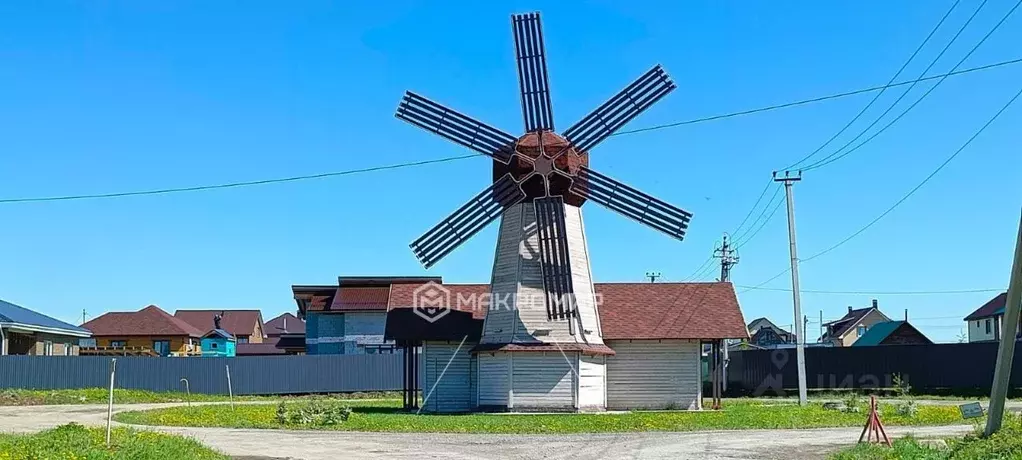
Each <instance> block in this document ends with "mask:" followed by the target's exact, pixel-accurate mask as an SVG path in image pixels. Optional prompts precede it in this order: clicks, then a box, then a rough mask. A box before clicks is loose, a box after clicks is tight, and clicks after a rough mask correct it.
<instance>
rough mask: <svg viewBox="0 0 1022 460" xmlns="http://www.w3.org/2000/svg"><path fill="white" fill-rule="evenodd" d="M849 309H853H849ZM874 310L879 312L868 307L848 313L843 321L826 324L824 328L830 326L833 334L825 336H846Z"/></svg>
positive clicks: (829, 333) (842, 318)
mask: <svg viewBox="0 0 1022 460" xmlns="http://www.w3.org/2000/svg"><path fill="white" fill-rule="evenodd" d="M848 308H851V307H848ZM873 310H877V308H876V307H866V308H859V309H855V310H849V311H848V313H846V314H845V316H843V317H841V319H839V320H837V321H831V322H829V323H824V324H823V325H824V326H830V327H832V328H833V333H831V332H830V331H828V332H827V333H826V334H824V335H825V336H826V337H841V336H843V335H845V333H846V332H848V331H849V330H851V329H852V328H854V327H855V325H856V324H859V321H862V319H863V318H865V317H866V315H868V314H869V312H871V311H873ZM877 311H880V310H877ZM881 315H883V313H881ZM884 317H885V318H886V316H884Z"/></svg>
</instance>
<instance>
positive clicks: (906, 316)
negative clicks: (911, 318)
mask: <svg viewBox="0 0 1022 460" xmlns="http://www.w3.org/2000/svg"><path fill="white" fill-rule="evenodd" d="M905 322H906V323H907V322H908V309H907V308H906V309H905Z"/></svg>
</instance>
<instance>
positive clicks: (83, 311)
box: [82, 308, 86, 324]
mask: <svg viewBox="0 0 1022 460" xmlns="http://www.w3.org/2000/svg"><path fill="white" fill-rule="evenodd" d="M85 315H86V313H85V309H84V308H83V309H82V324H85Z"/></svg>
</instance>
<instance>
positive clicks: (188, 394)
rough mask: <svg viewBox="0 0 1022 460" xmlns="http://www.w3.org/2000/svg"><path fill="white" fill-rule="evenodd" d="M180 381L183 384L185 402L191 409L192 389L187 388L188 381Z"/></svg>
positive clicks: (183, 379)
mask: <svg viewBox="0 0 1022 460" xmlns="http://www.w3.org/2000/svg"><path fill="white" fill-rule="evenodd" d="M181 381H182V382H184V383H185V401H186V402H187V403H188V407H192V389H191V388H190V387H189V386H188V379H185V378H182V379H181Z"/></svg>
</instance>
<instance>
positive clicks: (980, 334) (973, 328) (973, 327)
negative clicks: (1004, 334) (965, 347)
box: [969, 318, 997, 342]
mask: <svg viewBox="0 0 1022 460" xmlns="http://www.w3.org/2000/svg"><path fill="white" fill-rule="evenodd" d="M987 321H989V322H990V333H989V334H987V327H986V324H987ZM996 328H997V324H996V322H995V321H994V318H983V319H979V320H972V321H969V342H984V341H990V340H994V331H995V330H996Z"/></svg>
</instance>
